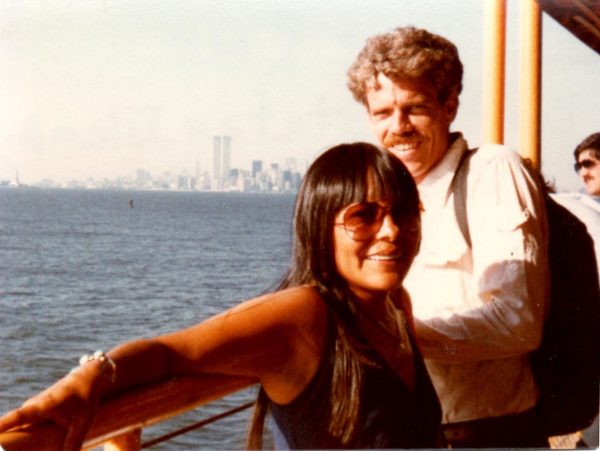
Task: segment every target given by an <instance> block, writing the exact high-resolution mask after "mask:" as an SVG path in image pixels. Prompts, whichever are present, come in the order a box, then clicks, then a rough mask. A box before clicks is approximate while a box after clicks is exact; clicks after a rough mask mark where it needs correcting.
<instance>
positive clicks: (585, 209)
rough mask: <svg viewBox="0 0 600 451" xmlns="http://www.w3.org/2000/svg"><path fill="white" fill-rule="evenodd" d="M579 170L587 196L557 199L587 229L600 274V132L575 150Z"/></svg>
mask: <svg viewBox="0 0 600 451" xmlns="http://www.w3.org/2000/svg"><path fill="white" fill-rule="evenodd" d="M573 155H574V157H575V171H576V172H577V173H578V174H579V175H580V177H581V180H582V182H583V183H584V185H585V189H586V191H587V194H585V193H582V192H561V193H556V194H552V197H553V199H554V200H556V201H557V202H558V203H560V204H562V205H563V206H564V207H565V208H567V209H569V210H570V211H571V213H573V214H574V215H575V216H577V217H578V218H579V219H580V220H581V221H582V222H583V223H584V224H585V226H586V227H587V230H588V233H589V234H590V235H591V237H592V238H593V240H594V250H595V252H596V264H597V266H598V272H599V273H600V133H593V134H591V135H590V136H588V137H587V138H585V139H584V140H583V141H581V143H579V145H578V146H577V147H576V148H575V151H574V152H573Z"/></svg>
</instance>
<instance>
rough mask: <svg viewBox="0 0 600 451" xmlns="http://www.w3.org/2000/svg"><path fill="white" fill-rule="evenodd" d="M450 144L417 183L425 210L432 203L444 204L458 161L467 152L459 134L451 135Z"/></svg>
mask: <svg viewBox="0 0 600 451" xmlns="http://www.w3.org/2000/svg"><path fill="white" fill-rule="evenodd" d="M449 141H450V142H451V144H450V147H448V150H446V152H444V155H443V156H442V158H441V160H440V161H439V162H438V163H437V164H436V165H435V166H434V167H433V168H432V169H431V170H430V171H429V172H428V173H427V175H426V176H425V178H424V179H423V180H421V183H419V185H418V188H419V195H420V196H421V201H422V202H423V205H424V206H425V208H427V206H428V205H430V206H431V205H432V203H433V202H436V203H438V204H439V203H442V204H443V203H445V201H446V198H447V194H448V190H449V189H450V184H451V183H452V178H453V177H454V173H455V172H456V169H457V168H458V164H459V162H460V159H461V157H462V155H463V153H465V151H466V150H467V148H468V146H467V142H466V141H465V139H464V138H463V136H462V134H461V133H458V132H456V133H451V134H450V136H449Z"/></svg>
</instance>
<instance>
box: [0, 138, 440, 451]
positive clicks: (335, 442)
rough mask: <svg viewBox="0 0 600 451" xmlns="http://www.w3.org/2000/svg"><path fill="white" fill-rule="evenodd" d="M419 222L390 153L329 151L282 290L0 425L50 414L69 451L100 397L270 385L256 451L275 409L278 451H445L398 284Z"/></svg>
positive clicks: (96, 373) (147, 345) (75, 376)
mask: <svg viewBox="0 0 600 451" xmlns="http://www.w3.org/2000/svg"><path fill="white" fill-rule="evenodd" d="M419 215H420V211H419V199H418V194H417V190H416V187H415V184H414V182H413V180H412V178H411V176H410V175H409V173H408V171H407V170H406V168H405V167H404V166H403V165H402V163H400V162H399V161H398V160H397V159H396V158H394V157H393V156H390V155H389V154H388V153H387V152H386V151H385V150H380V149H378V148H376V147H374V146H372V145H369V144H364V143H356V144H345V145H340V146H337V147H334V148H332V149H330V150H328V151H326V152H325V153H324V154H322V155H321V156H320V157H319V158H317V160H315V162H314V163H313V164H312V165H311V167H310V168H309V170H308V171H307V173H306V175H305V177H304V180H303V183H302V187H301V188H300V192H299V194H298V198H297V201H296V210H295V218H294V227H295V238H294V249H293V258H292V265H291V268H290V270H289V272H288V275H287V277H286V278H285V280H284V281H283V283H282V284H281V287H280V289H279V290H278V291H276V292H275V293H270V294H267V295H264V296H261V297H258V298H256V299H253V300H250V301H246V302H244V303H242V304H240V305H238V306H236V307H234V308H232V309H230V310H228V311H226V312H224V313H222V314H220V315H217V316H214V317H212V318H209V319H208V320H206V321H204V322H202V323H201V324H198V325H196V326H193V327H191V328H188V329H184V330H181V331H178V332H175V333H172V334H168V335H163V336H158V337H155V338H153V339H146V340H136V341H132V342H128V343H125V344H123V345H121V346H118V347H116V348H115V349H113V350H111V351H110V352H109V353H108V354H107V355H103V354H101V355H97V356H96V357H95V358H91V359H89V361H87V362H84V363H83V364H82V365H81V366H80V367H79V368H78V369H77V370H76V371H74V372H73V373H71V374H69V375H67V376H66V377H65V378H63V379H61V380H60V381H59V382H57V383H56V384H55V385H54V386H52V387H51V388H50V389H48V390H46V391H45V392H43V393H41V394H39V395H37V396H35V397H34V398H32V399H30V400H29V401H28V402H27V403H25V404H24V405H23V406H22V407H21V408H20V409H17V410H16V411H13V412H11V413H8V414H7V415H5V416H4V417H2V418H0V431H1V430H6V429H8V428H12V427H15V426H18V425H20V424H25V423H31V422H36V421H41V420H44V419H53V420H55V421H57V422H59V423H63V424H67V425H68V432H67V438H66V439H65V442H66V443H65V448H64V449H77V446H79V445H80V444H81V441H82V440H83V437H84V436H85V430H86V425H89V424H90V423H91V419H92V418H93V415H94V412H95V410H96V408H97V406H98V404H99V402H100V400H101V399H102V398H103V397H107V396H109V395H110V394H111V393H115V392H118V391H122V390H124V389H130V388H132V387H135V386H138V385H141V384H146V383H149V382H155V381H159V380H164V379H166V378H169V377H173V376H184V375H198V374H206V373H210V374H222V375H225V376H229V375H241V376H247V377H250V378H252V379H254V380H256V381H257V382H259V383H260V384H261V391H260V394H259V399H258V401H257V408H256V411H255V416H254V418H253V425H252V427H251V431H250V436H249V446H250V447H256V446H260V442H261V436H262V425H263V421H264V416H265V412H266V411H267V410H270V411H271V415H272V417H273V429H274V431H273V432H274V438H275V446H276V447H277V448H288V447H289V448H305V449H306V448H415V447H433V446H436V444H437V442H436V439H437V429H438V426H439V422H440V407H439V404H438V401H437V398H436V396H435V393H434V391H433V388H432V386H431V383H430V381H429V377H428V375H427V373H426V370H425V368H424V365H423V361H422V358H421V356H420V354H419V352H418V350H417V348H416V346H415V341H414V333H413V329H412V317H411V314H410V305H409V299H408V296H407V295H406V293H405V292H404V290H403V289H402V280H403V278H404V276H405V274H406V272H407V271H408V269H409V267H410V264H411V262H412V260H413V258H414V256H415V254H416V252H417V251H418V247H419V242H420V219H419ZM69 418H73V419H77V420H76V421H70V420H69Z"/></svg>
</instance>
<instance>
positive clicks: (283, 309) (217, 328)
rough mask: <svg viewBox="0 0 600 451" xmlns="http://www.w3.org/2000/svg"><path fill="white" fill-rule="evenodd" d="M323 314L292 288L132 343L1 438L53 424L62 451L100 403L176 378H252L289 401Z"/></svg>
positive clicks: (315, 346)
mask: <svg viewBox="0 0 600 451" xmlns="http://www.w3.org/2000/svg"><path fill="white" fill-rule="evenodd" d="M326 329H327V315H326V310H325V306H324V304H323V302H322V301H321V299H320V297H319V295H318V294H317V293H316V291H315V290H313V289H311V288H308V287H298V288H292V289H289V290H285V291H280V292H277V293H272V294H268V295H265V296H261V297H259V298H256V299H253V300H250V301H247V302H244V303H243V304H240V305H239V306H237V307H234V308H232V309H230V310H228V311H226V312H224V313H222V314H220V315H217V316H214V317H212V318H209V319H208V320H206V321H204V322H203V323H200V324H198V325H196V326H193V327H190V328H188V329H184V330H181V331H178V332H175V333H171V334H167V335H162V336H158V337H155V338H152V339H144V340H135V341H131V342H128V343H125V344H123V345H120V346H118V347H116V348H114V349H113V350H111V351H110V352H109V353H108V356H109V357H110V358H111V359H112V360H113V361H114V362H115V364H116V372H115V380H114V382H111V380H110V379H111V378H110V377H109V376H111V374H109V373H110V372H111V371H112V370H110V368H108V366H107V365H106V364H104V363H103V362H100V361H92V362H90V363H87V364H85V365H84V366H83V367H81V368H79V369H78V370H77V371H75V372H74V373H72V374H69V375H67V376H65V377H64V378H63V379H61V380H60V381H58V382H57V383H56V384H54V385H53V386H52V387H50V388H49V389H47V390H45V391H44V392H42V393H40V394H38V395H36V396H34V397H33V398H31V399H29V400H28V401H27V402H25V404H23V406H21V407H20V408H19V409H16V410H14V411H12V412H9V413H8V414H6V415H5V416H4V417H2V418H0V431H3V430H7V429H10V428H14V427H17V426H21V425H24V424H30V423H36V422H41V421H46V420H52V421H54V422H56V423H57V424H60V425H62V426H64V427H65V428H67V437H66V440H65V446H64V449H76V447H77V446H79V445H80V444H81V442H82V441H83V438H84V436H85V433H86V431H87V429H88V428H89V426H90V424H91V422H92V421H93V418H94V413H95V411H96V409H97V407H98V405H99V402H100V400H101V399H102V398H106V397H108V396H110V395H112V394H115V393H117V392H121V391H125V390H128V389H132V388H135V387H140V386H142V385H145V384H149V383H153V382H158V381H160V380H165V379H168V378H170V377H173V376H186V375H188V376H189V375H200V374H223V375H239V376H247V377H249V378H253V379H256V380H257V381H259V382H260V383H261V384H263V387H264V388H265V390H266V391H267V394H268V395H269V396H270V397H271V399H273V400H275V401H277V402H282V403H284V402H289V401H291V400H292V399H294V398H295V397H296V396H297V395H298V394H299V393H300V392H301V390H302V389H303V388H304V387H305V386H306V384H307V383H308V382H309V381H310V379H311V378H312V376H313V375H314V373H315V372H316V369H317V366H318V363H319V359H320V356H321V354H322V350H323V347H324V343H325V339H326Z"/></svg>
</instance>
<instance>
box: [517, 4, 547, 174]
mask: <svg viewBox="0 0 600 451" xmlns="http://www.w3.org/2000/svg"><path fill="white" fill-rule="evenodd" d="M520 6H521V15H520V16H521V17H520V21H521V29H520V48H521V56H520V67H521V70H520V79H519V102H520V104H519V152H520V153H521V155H522V156H523V158H527V159H529V160H530V161H531V162H532V164H533V166H534V167H536V168H539V167H540V164H541V150H540V149H541V144H540V140H541V139H540V137H541V117H542V115H541V85H542V81H541V80H542V79H541V63H542V52H541V48H542V20H541V19H542V16H541V10H540V7H539V5H538V4H537V2H536V1H535V0H521V3H520Z"/></svg>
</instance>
